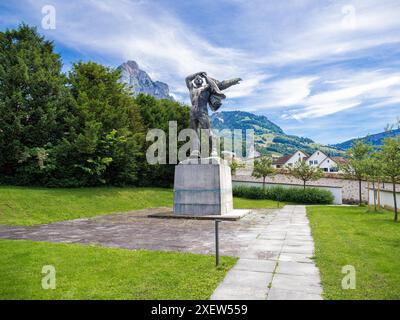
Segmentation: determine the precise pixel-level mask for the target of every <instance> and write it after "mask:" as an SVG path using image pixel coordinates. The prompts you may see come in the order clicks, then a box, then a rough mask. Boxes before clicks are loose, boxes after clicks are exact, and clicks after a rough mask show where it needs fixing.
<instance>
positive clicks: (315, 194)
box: [233, 186, 334, 204]
mask: <svg viewBox="0 0 400 320" xmlns="http://www.w3.org/2000/svg"><path fill="white" fill-rule="evenodd" d="M233 195H234V196H236V197H239V198H248V199H269V200H276V201H284V202H294V203H299V204H300V203H301V204H332V203H333V200H334V197H333V194H332V192H330V191H328V190H322V189H317V188H305V189H303V188H297V187H296V188H284V187H279V186H278V187H267V188H265V190H263V189H262V188H260V187H247V186H236V187H234V188H233Z"/></svg>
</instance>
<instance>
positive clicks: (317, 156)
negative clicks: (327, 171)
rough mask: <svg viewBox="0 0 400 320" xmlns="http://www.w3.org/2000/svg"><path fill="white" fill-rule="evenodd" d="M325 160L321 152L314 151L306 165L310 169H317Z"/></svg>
mask: <svg viewBox="0 0 400 320" xmlns="http://www.w3.org/2000/svg"><path fill="white" fill-rule="evenodd" d="M326 158H327V155H326V154H325V153H323V152H322V151H315V152H314V153H313V154H312V155H311V156H310V157H309V158H308V159H307V164H308V165H310V166H312V167H318V166H319V165H320V164H321V163H322V161H324V160H325V159H326Z"/></svg>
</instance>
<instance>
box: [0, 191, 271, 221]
mask: <svg viewBox="0 0 400 320" xmlns="http://www.w3.org/2000/svg"><path fill="white" fill-rule="evenodd" d="M172 202H173V193H172V190H171V189H157V188H112V187H108V188H82V189H46V188H25V187H9V186H0V224H7V225H35V224H44V223H51V222H56V221H63V220H70V219H78V218H86V217H93V216H96V215H102V214H109V213H115V212H126V211H132V210H140V209H146V208H156V207H171V206H172ZM234 205H235V207H236V208H238V209H240V208H246V209H253V208H254V209H255V208H276V207H277V203H276V202H275V201H271V200H248V199H234Z"/></svg>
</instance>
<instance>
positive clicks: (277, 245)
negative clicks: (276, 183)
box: [211, 206, 322, 300]
mask: <svg viewBox="0 0 400 320" xmlns="http://www.w3.org/2000/svg"><path fill="white" fill-rule="evenodd" d="M271 216H272V219H271V220H270V221H269V223H268V224H267V225H265V226H264V228H263V229H262V230H260V233H259V235H258V236H257V237H256V239H255V240H253V241H252V242H251V243H250V245H249V246H248V247H247V248H246V249H245V250H243V251H242V252H240V259H239V261H238V263H237V264H236V265H235V266H234V267H233V268H232V269H231V271H229V273H228V274H227V276H226V277H225V279H224V281H223V282H222V283H221V284H220V286H219V287H218V288H217V289H216V290H215V292H214V294H213V295H212V297H211V299H213V300H247V299H258V300H321V299H322V287H321V284H320V276H319V270H318V268H317V267H316V266H315V263H314V261H313V260H312V259H311V258H312V256H313V252H314V243H313V239H312V236H311V230H310V227H309V222H308V219H307V216H306V209H305V207H304V206H286V207H285V208H283V209H281V210H277V211H276V212H275V213H274V214H273V215H271Z"/></svg>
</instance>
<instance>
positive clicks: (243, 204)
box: [233, 198, 286, 209]
mask: <svg viewBox="0 0 400 320" xmlns="http://www.w3.org/2000/svg"><path fill="white" fill-rule="evenodd" d="M285 204H286V203H284V202H280V203H279V207H280V208H282V207H283V206H284V205H285ZM233 207H234V208H235V209H267V208H273V209H277V208H278V203H277V202H276V201H274V200H253V199H245V198H233Z"/></svg>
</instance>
